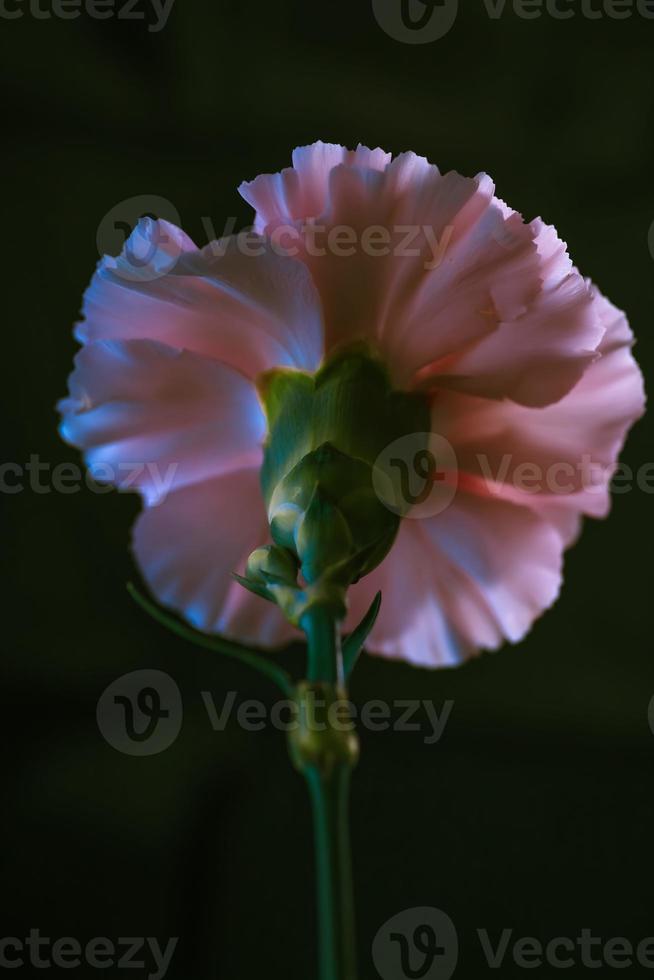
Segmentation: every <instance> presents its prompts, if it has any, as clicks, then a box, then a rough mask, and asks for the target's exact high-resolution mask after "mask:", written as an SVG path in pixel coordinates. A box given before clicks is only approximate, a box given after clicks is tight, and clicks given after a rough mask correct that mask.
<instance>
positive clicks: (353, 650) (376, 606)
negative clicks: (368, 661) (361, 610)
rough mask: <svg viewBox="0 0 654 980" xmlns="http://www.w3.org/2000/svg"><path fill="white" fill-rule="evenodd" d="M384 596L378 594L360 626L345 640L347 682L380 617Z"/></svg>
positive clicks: (344, 668) (344, 667)
mask: <svg viewBox="0 0 654 980" xmlns="http://www.w3.org/2000/svg"><path fill="white" fill-rule="evenodd" d="M381 601H382V594H381V592H378V593H377V595H376V596H375V598H374V599H373V600H372V603H371V605H370V608H369V609H368V612H367V613H366V614H365V616H364V617H363V619H362V620H361V622H360V623H359V625H358V626H357V628H356V629H355V630H353V631H352V632H351V633H350V635H349V636H348V637H346V639H344V640H343V672H344V674H345V680H347V679H348V677H350V675H351V673H352V671H353V670H354V668H355V666H356V663H357V660H358V659H359V654H360V653H361V651H362V650H363V647H364V645H365V642H366V640H367V639H368V636H369V635H370V631H371V630H372V628H373V626H374V625H375V622H376V620H377V616H378V615H379V610H380V608H381Z"/></svg>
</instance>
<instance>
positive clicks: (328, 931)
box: [305, 764, 356, 980]
mask: <svg viewBox="0 0 654 980" xmlns="http://www.w3.org/2000/svg"><path fill="white" fill-rule="evenodd" d="M350 775H351V768H350V766H349V765H347V764H345V765H337V766H334V768H333V769H332V771H331V773H329V774H328V775H325V774H323V773H321V772H320V770H319V769H318V768H316V767H315V766H311V767H310V768H308V769H307V770H306V772H305V778H306V780H307V783H308V786H309V793H310V795H311V803H312V807H313V826H314V835H315V846H316V868H317V876H318V881H317V890H318V924H319V932H320V980H356V951H355V936H354V900H353V897H352V870H351V857H350V834H349V827H348V809H349V806H348V804H349V789H350Z"/></svg>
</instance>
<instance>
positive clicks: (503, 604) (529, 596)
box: [352, 490, 563, 667]
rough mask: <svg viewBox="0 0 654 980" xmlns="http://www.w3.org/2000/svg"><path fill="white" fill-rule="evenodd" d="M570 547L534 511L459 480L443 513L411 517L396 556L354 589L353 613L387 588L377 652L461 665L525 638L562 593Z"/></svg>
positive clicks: (375, 636) (373, 646)
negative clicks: (563, 570) (462, 487)
mask: <svg viewBox="0 0 654 980" xmlns="http://www.w3.org/2000/svg"><path fill="white" fill-rule="evenodd" d="M562 555H563V541H562V538H561V535H560V534H559V533H558V531H557V529H556V528H555V527H553V526H552V525H551V524H550V523H548V522H547V521H545V520H542V519H541V518H540V517H539V516H538V515H537V514H535V513H534V512H533V511H531V510H529V509H528V508H526V507H519V506H517V505H516V504H513V503H511V502H508V501H504V500H499V499H496V498H492V497H486V498H483V497H481V496H478V495H476V494H470V493H467V492H465V491H462V490H459V491H457V494H456V497H455V499H454V501H453V502H452V503H451V504H450V506H449V507H448V508H447V509H446V510H445V511H443V512H442V513H441V514H438V515H436V516H434V517H431V518H427V519H424V520H411V519H407V520H405V521H403V523H402V526H401V528H400V533H399V535H398V540H397V543H396V544H395V546H394V548H393V550H392V552H391V554H390V556H389V557H388V558H386V559H385V561H384V562H383V564H382V565H380V567H379V568H378V569H377V570H376V571H375V572H373V573H372V574H371V575H370V576H369V577H368V578H367V579H365V580H364V581H363V582H362V583H361V584H360V585H357V586H355V587H354V589H352V596H353V610H352V612H353V616H356V615H358V614H359V611H360V606H365V602H366V601H368V598H369V595H370V594H374V593H375V592H376V591H377V590H378V589H381V591H382V596H383V599H382V608H381V611H380V614H379V618H378V620H377V622H376V624H375V627H374V629H373V631H372V634H371V637H370V641H369V647H370V650H371V652H374V653H379V654H382V655H384V656H387V657H392V658H401V659H404V660H408V661H409V662H410V663H414V664H418V665H422V666H426V667H446V666H453V665H456V664H458V663H460V662H461V661H463V660H465V659H467V658H469V657H471V656H473V655H474V654H475V652H476V651H478V650H480V649H495V648H497V647H498V646H499V645H500V644H501V643H502V642H503V640H505V639H506V640H510V641H511V642H514V643H515V642H517V641H518V640H520V639H522V637H523V636H524V635H525V634H526V633H527V631H528V630H529V628H530V627H531V625H532V623H533V621H534V620H535V619H536V618H537V617H538V616H539V615H540V614H541V613H542V612H543V611H544V610H545V609H546V608H548V606H550V605H551V604H552V603H553V602H554V600H555V599H556V597H557V595H558V591H559V587H560V583H561V568H562ZM362 586H363V588H362Z"/></svg>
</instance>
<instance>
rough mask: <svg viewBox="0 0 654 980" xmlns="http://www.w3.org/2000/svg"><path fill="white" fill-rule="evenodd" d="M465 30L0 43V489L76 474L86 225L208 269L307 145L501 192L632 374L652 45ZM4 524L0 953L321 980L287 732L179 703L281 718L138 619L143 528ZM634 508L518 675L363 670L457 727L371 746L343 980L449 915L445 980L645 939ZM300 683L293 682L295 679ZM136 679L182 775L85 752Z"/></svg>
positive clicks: (175, 18) (373, 663) (513, 662)
mask: <svg viewBox="0 0 654 980" xmlns="http://www.w3.org/2000/svg"><path fill="white" fill-rule="evenodd" d="M461 6H462V7H464V9H462V10H461V11H460V13H459V17H458V19H457V21H456V24H455V26H454V28H453V29H452V30H451V31H450V33H449V34H448V35H447V36H446V37H445V38H443V39H441V40H439V41H438V42H436V43H434V44H430V45H425V46H408V45H403V44H400V43H397V42H396V41H393V40H392V39H391V38H389V37H388V36H386V34H384V33H383V32H382V30H381V29H380V28H379V26H378V25H377V23H376V21H375V20H374V18H373V15H372V11H371V6H370V3H369V2H367V0H356V2H355V0H329V2H324V3H316V2H313V0H311V2H310V0H284V2H281V0H277V2H275V3H272V2H271V3H267V2H253V3H247V2H243V0H238V2H237V0H233V2H217V0H202V2H193V0H177V2H176V6H175V8H174V9H173V13H172V16H171V18H170V20H169V22H168V25H167V26H166V28H165V29H164V30H163V31H162V32H161V33H158V34H155V33H149V32H148V31H147V29H146V26H145V24H140V23H136V24H134V23H132V24H129V23H126V22H120V21H116V20H107V21H92V20H89V19H88V18H86V17H80V18H79V19H78V20H75V21H70V22H67V21H61V20H49V21H36V20H35V19H34V18H33V17H30V16H29V15H26V16H24V17H23V18H22V19H19V20H13V21H4V20H2V21H0V45H1V59H0V60H1V65H2V67H1V71H2V76H3V77H2V82H3V93H4V94H3V108H4V109H5V113H6V114H7V115H6V122H5V126H4V127H3V128H4V130H5V136H8V137H9V142H8V144H7V145H6V148H5V150H4V151H3V158H2V162H3V165H4V169H5V180H4V193H3V196H2V227H3V245H4V252H5V258H4V262H3V272H4V274H5V279H6V282H5V286H4V290H3V295H4V296H5V297H9V298H10V299H9V307H8V310H7V312H6V313H5V322H4V337H3V344H4V352H5V367H6V377H5V381H4V384H3V394H4V395H5V397H6V399H7V409H6V411H5V418H8V420H10V422H9V426H8V431H6V438H8V445H7V448H6V450H5V452H6V459H8V460H12V461H17V462H19V463H21V464H22V463H25V462H27V461H28V459H29V456H30V454H31V453H38V454H40V456H41V459H42V460H43V461H46V462H48V463H50V464H52V465H55V464H56V463H57V462H61V461H64V460H70V461H77V459H78V456H77V454H76V452H75V451H74V450H72V449H70V448H67V447H66V446H64V445H63V444H62V443H61V442H60V441H59V439H58V437H57V435H56V429H55V426H56V418H55V413H54V410H53V405H54V402H55V400H56V399H57V398H58V397H60V396H61V395H62V394H63V393H64V391H65V379H66V375H67V373H68V371H69V369H70V365H71V360H72V356H73V353H74V350H75V344H74V341H73V339H72V336H71V324H72V322H73V321H74V319H75V318H76V316H77V313H78V310H79V305H80V297H81V293H82V290H83V288H84V287H85V285H86V283H87V281H88V279H89V277H90V274H91V272H92V269H93V266H94V264H95V262H96V261H97V250H96V246H95V237H96V230H97V226H98V224H99V222H100V220H101V219H102V217H103V215H105V213H106V212H107V211H108V210H109V209H110V208H112V207H113V206H114V205H115V204H117V203H118V202H119V201H121V200H123V199H125V198H129V197H132V196H133V195H135V194H144V193H156V194H161V195H163V196H164V197H166V198H168V199H169V200H170V201H172V202H173V203H174V204H175V206H176V207H177V209H178V211H179V212H180V215H181V217H182V221H183V224H184V227H185V228H186V230H187V231H188V232H189V233H190V234H191V235H192V236H193V237H194V238H195V239H196V240H197V241H199V242H203V241H204V240H205V239H204V234H203V229H202V223H201V220H200V219H201V217H202V216H205V217H210V218H211V220H212V221H213V222H214V224H215V226H216V228H217V229H218V230H220V229H221V228H222V224H223V221H224V220H225V219H226V218H227V217H228V216H230V215H235V216H236V217H237V218H238V222H239V226H243V225H245V224H246V223H247V222H248V221H249V211H248V208H247V206H246V205H245V204H244V203H242V202H241V200H240V198H239V197H238V196H237V194H236V187H237V185H238V184H239V182H240V181H241V180H242V179H243V178H248V177H252V176H254V175H255V174H256V173H258V172H261V171H272V170H277V169H279V168H280V167H281V166H283V165H285V164H286V163H287V161H288V159H289V155H290V151H291V149H292V148H293V147H294V146H295V145H297V144H301V143H306V142H310V141H313V140H314V139H318V138H322V139H324V140H331V141H336V142H343V143H345V144H349V145H354V144H355V143H356V142H358V141H362V142H364V143H367V144H370V145H373V146H376V145H377V144H381V145H382V146H384V147H385V148H387V149H391V150H393V151H401V150H404V149H414V150H416V151H418V152H420V153H422V154H425V155H427V156H428V157H429V158H430V159H431V160H432V161H433V162H436V163H438V164H439V166H440V167H441V168H442V169H450V168H455V169H457V170H459V171H461V172H462V173H465V174H474V173H476V172H478V171H479V170H482V169H484V170H487V171H488V172H490V173H491V174H492V175H493V176H494V178H495V179H496V181H497V185H498V193H499V194H500V196H501V197H503V198H504V199H505V200H507V201H508V202H509V203H510V204H511V205H512V206H513V207H515V208H517V209H519V210H520V211H521V212H522V213H523V214H524V215H525V217H527V218H531V217H533V216H535V215H538V214H541V215H542V216H543V217H544V218H545V219H546V220H548V221H550V222H552V223H554V224H556V226H557V227H558V228H559V230H560V232H561V234H562V236H563V237H564V238H565V239H566V240H567V242H568V243H569V245H570V248H571V252H572V254H573V257H574V259H575V261H576V262H577V263H578V265H579V267H580V268H581V269H582V271H583V272H584V273H585V274H586V275H589V276H592V277H593V279H595V280H596V281H597V282H598V283H599V284H600V285H601V287H602V289H603V290H604V291H605V292H606V293H607V294H608V295H609V296H610V297H611V298H612V299H613V301H614V302H615V303H617V304H618V305H620V306H622V307H623V308H625V309H626V310H627V311H628V312H629V315H630V319H631V321H632V325H633V327H634V330H635V332H636V334H637V336H638V338H639V343H638V347H637V356H638V358H639V360H640V363H641V365H642V366H643V369H644V370H645V373H646V374H648V373H650V372H651V366H652V356H653V343H652V312H651V311H652V272H653V270H654V259H653V257H652V255H651V254H650V251H649V249H648V230H649V227H650V223H651V222H652V220H653V219H654V195H653V193H652V163H653V162H654V152H653V151H654V113H653V112H652V106H653V96H654V86H653V84H652V74H653V64H652V50H653V48H654V21H644V20H642V19H641V18H639V17H633V18H632V19H631V20H624V21H618V20H613V19H608V18H604V19H602V20H598V21H590V20H587V19H584V18H582V17H581V16H578V17H577V18H576V19H574V20H570V21H555V20H552V19H551V18H549V17H547V16H544V17H542V18H541V19H540V20H522V19H520V18H518V17H516V16H515V15H514V14H513V13H512V12H511V11H510V10H507V12H506V13H505V14H504V16H503V17H502V18H500V19H499V20H491V19H489V18H488V16H487V15H486V13H485V11H484V8H483V6H482V3H481V0H479V2H478V0H465V4H463V3H462V4H461ZM653 452H654V448H653V447H652V436H651V429H649V428H648V422H647V420H644V421H641V422H640V423H639V425H638V426H637V427H636V429H635V430H634V431H633V434H632V435H631V437H630V440H629V443H628V446H627V449H626V452H625V455H624V458H625V460H626V461H627V462H628V463H629V464H631V465H632V466H634V467H638V466H640V465H642V464H644V463H647V462H650V461H652V460H654V454H653ZM2 501H3V503H5V504H7V505H8V506H7V510H8V518H7V524H6V531H5V541H6V547H5V550H6V552H7V558H8V566H9V567H8V576H7V587H6V589H5V596H6V599H7V604H6V608H5V610H4V615H3V636H4V642H3V648H4V649H3V655H2V660H1V663H2V674H3V708H2V718H3V722H4V734H3V737H2V743H1V744H2V749H3V756H4V759H3V768H2V772H3V776H4V779H3V783H4V787H3V788H4V796H5V804H4V807H3V810H4V818H5V823H4V828H3V837H2V864H3V866H4V867H3V872H4V884H3V887H2V891H3V894H4V897H5V900H6V903H7V906H8V907H7V914H6V915H5V916H3V917H2V919H0V921H1V923H2V925H1V926H0V932H1V933H2V934H3V935H15V936H23V937H24V936H25V935H26V933H27V931H28V930H29V929H30V928H31V927H33V928H39V929H40V930H41V932H42V933H43V934H44V935H48V936H52V937H58V936H64V935H72V936H75V937H77V938H79V939H80V940H85V939H89V938H91V937H94V936H108V937H111V938H113V939H117V938H118V937H120V936H138V935H145V936H150V935H153V936H158V937H159V938H160V939H161V940H162V941H163V940H165V939H166V938H167V937H169V936H171V935H179V936H180V937H181V940H180V945H179V949H178V951H177V953H176V956H175V958H174V961H173V968H172V969H171V971H170V972H169V974H168V975H169V977H171V980H209V978H230V980H240V978H244V980H254V978H255V977H280V978H282V977H283V978H298V980H308V978H311V977H314V976H315V970H314V945H315V936H314V907H313V895H312V874H313V870H312V844H311V836H310V825H309V812H308V804H307V800H306V798H305V792H304V787H303V786H302V784H301V782H300V780H299V778H298V777H297V776H296V775H295V774H294V773H293V772H292V770H291V768H290V766H289V764H288V762H287V759H286V754H285V745H284V739H283V737H282V736H281V735H280V734H279V733H277V732H275V731H270V730H266V731H265V732H264V733H261V734H248V733H246V732H243V731H242V730H241V729H240V728H238V727H237V725H236V724H235V723H232V724H231V725H229V726H228V730H227V731H225V732H223V733H215V732H213V731H212V729H211V726H210V725H209V722H208V719H207V717H206V714H205V712H204V708H203V705H202V702H201V699H200V691H202V690H210V691H212V692H213V694H214V696H215V698H216V700H217V701H218V702H219V703H220V701H221V700H222V698H223V696H224V694H225V693H226V692H227V691H229V690H236V691H238V693H239V698H240V699H245V698H248V697H260V698H262V699H263V700H264V701H266V702H267V703H271V702H272V700H273V698H274V697H275V692H274V690H273V689H272V688H271V687H270V686H269V685H268V684H267V683H266V682H265V681H264V680H263V679H259V678H258V676H256V675H253V674H251V673H249V672H248V671H247V670H246V669H245V668H241V667H239V666H235V665H234V664H232V663H228V662H224V661H221V660H220V659H219V658H218V657H216V656H211V655H209V654H206V655H205V654H202V653H201V652H200V651H197V650H195V649H193V648H191V647H187V646H186V645H184V644H183V643H181V642H178V641H176V640H175V639H173V638H172V637H171V636H169V635H167V634H166V633H165V632H164V631H162V630H161V629H160V628H158V627H157V626H155V625H154V624H153V623H151V622H150V621H148V620H147V619H146V618H145V617H144V615H143V614H142V613H141V612H140V611H139V609H138V608H137V607H135V606H134V604H133V603H132V602H131V601H130V599H129V598H128V596H127V595H126V592H125V589H124V583H125V581H126V580H127V579H128V578H130V577H133V576H134V570H133V567H132V564H131V561H130V558H129V556H128V552H127V541H128V529H129V526H130V524H131V522H132V520H133V518H134V516H135V514H136V512H137V510H138V503H137V500H136V499H135V498H133V497H130V496H119V495H117V494H110V495H108V496H105V497H102V496H97V495H95V494H92V493H90V492H88V491H81V492H79V493H76V494H71V495H62V494H55V493H50V494H37V493H34V492H32V491H30V490H25V491H24V492H22V493H19V494H16V495H14V496H7V495H3V498H2ZM652 506H653V498H652V496H651V495H648V494H646V493H643V492H641V491H639V490H634V491H633V492H631V493H627V494H624V495H621V496H618V497H616V499H615V505H614V511H613V514H612V516H611V518H610V520H609V521H608V522H605V523H589V524H588V525H587V527H586V530H585V532H584V535H583V538H582V540H581V542H580V543H579V544H578V545H577V546H576V547H575V548H574V550H573V551H572V552H571V553H570V555H569V557H568V560H567V565H566V582H565V589H564V591H563V595H562V597H561V599H560V601H559V603H558V604H557V606H556V607H555V609H554V610H553V611H551V612H550V613H548V614H547V615H546V616H545V617H544V618H543V619H542V620H541V621H540V622H539V623H538V624H537V625H536V627H535V629H534V630H533V632H532V633H531V635H530V636H529V637H528V639H527V640H526V641H525V642H524V643H522V644H521V645H520V647H519V648H505V649H504V650H502V651H501V652H500V653H498V654H496V655H493V656H486V657H484V658H483V659H481V660H479V661H477V662H475V663H472V664H470V665H468V666H466V667H465V668H463V669H460V670H458V671H455V672H451V671H448V672H438V673H429V672H424V671H419V670H414V669H411V668H409V667H406V666H402V665H399V664H389V663H386V662H384V661H381V660H377V659H373V658H368V657H366V658H364V660H363V662H362V664H361V666H360V668H359V669H358V672H357V675H356V678H355V681H354V684H353V696H354V698H355V699H356V700H357V701H359V702H362V701H363V700H366V699H371V698H382V699H387V700H388V699H393V698H424V699H432V700H433V701H435V702H436V704H437V705H439V706H440V705H441V704H442V703H443V701H444V700H445V699H448V698H451V699H453V700H454V701H455V705H454V709H453V713H452V717H451V720H450V723H449V725H448V727H447V730H446V733H445V736H444V737H443V740H442V741H441V742H440V743H439V744H438V745H436V746H426V745H424V744H423V741H422V737H421V736H419V735H411V734H406V733H405V734H400V733H395V734H387V735H380V734H372V733H365V732H364V733H363V734H362V743H363V754H362V761H361V764H360V766H359V769H358V772H357V774H356V780H355V785H354V799H353V807H354V815H353V843H354V852H355V875H356V888H357V903H358V920H359V942H360V959H361V974H362V978H363V980H369V978H373V977H375V976H376V973H375V971H374V969H373V966H372V963H371V958H370V947H371V942H372V939H373V937H374V935H375V933H376V932H377V930H378V928H379V927H380V926H381V925H382V923H383V922H384V921H385V920H386V919H387V918H388V917H390V916H391V915H393V914H395V913H396V912H399V911H400V910H402V909H405V908H409V907H412V906H418V905H433V906H437V907H439V908H442V909H444V910H446V911H447V912H448V913H449V914H450V916H451V917H452V919H453V920H454V922H455V923H456V926H457V928H458V930H459V935H460V939H461V942H462V957H461V962H460V967H459V971H458V973H457V974H456V976H457V977H474V978H475V980H479V978H483V977H484V976H486V975H488V971H487V969H486V967H485V966H484V964H483V962H482V960H481V957H480V953H479V948H478V944H477V943H476V941H475V936H474V933H475V929H476V928H477V927H482V926H483V927H486V928H488V929H497V930H500V929H502V928H504V927H512V928H513V929H514V930H515V934H516V937H517V936H524V935H533V936H537V937H539V938H541V939H542V940H547V939H549V938H551V937H552V936H557V935H564V936H572V937H575V936H577V935H578V934H579V931H580V930H581V929H582V928H583V927H591V928H593V929H594V930H595V932H596V933H597V934H598V935H603V936H604V937H605V938H610V937H614V936H626V937H628V938H630V939H631V940H633V941H638V940H640V939H641V938H642V937H643V936H647V935H654V910H653V908H652V899H651V883H652V870H653V857H652V840H653V838H652V818H653V814H654V780H653V773H654V735H652V733H651V732H650V729H649V727H648V719H647V709H648V703H649V701H650V698H651V697H652V695H654V658H653V652H654V651H653V650H652V629H651V616H652V597H651V553H652V537H651V531H652V521H651V515H652ZM300 654H301V651H299V650H297V651H295V652H294V653H291V654H289V655H288V659H289V662H290V663H291V664H292V665H293V666H294V668H295V669H299V667H300V664H301V655H300ZM145 667H148V668H158V669H161V670H164V671H167V672H168V673H169V674H170V675H171V676H172V677H174V678H175V680H176V681H177V683H178V684H179V686H180V688H181V690H182V693H183V696H184V706H185V723H184V728H183V731H182V734H181V736H180V738H179V739H178V740H177V742H176V743H175V744H174V745H173V747H171V748H170V749H168V750H167V751H166V752H164V753H162V754H161V755H158V756H155V757H153V758H149V759H135V758H130V757H127V756H124V755H121V754H119V753H118V752H116V751H115V750H114V749H112V748H111V747H110V746H109V745H107V744H106V743H105V742H104V741H103V740H102V738H101V737H100V734H99V732H98V729H97V727H96V722H95V708H96V702H97V699H98V697H99V695H100V694H101V692H102V691H103V690H104V688H105V687H106V686H107V685H108V684H109V683H110V682H111V681H113V680H114V679H115V678H117V677H118V676H120V675H121V674H123V673H126V672H128V671H131V670H135V669H138V668H145ZM54 972H55V971H54V970H51V971H50V974H53V973H54ZM119 972H122V971H117V972H113V971H109V975H111V976H114V975H118V973H119ZM605 972H606V973H609V972H610V973H612V972H613V971H608V970H607V971H604V970H595V971H594V975H601V974H603V973H605ZM648 972H651V971H642V973H643V974H645V973H648ZM558 973H559V971H553V975H557V974H558ZM585 973H586V971H585V970H584V969H583V968H581V967H578V968H576V969H575V970H574V971H572V973H571V974H570V971H569V975H573V976H574V977H575V980H576V978H577V977H579V976H583V975H585ZM532 974H533V975H534V976H546V975H548V973H547V970H546V969H543V970H540V971H538V970H535V971H532ZM14 975H15V976H17V977H20V976H23V975H25V976H28V975H30V973H29V968H28V967H25V968H24V969H23V970H22V971H20V970H17V971H14ZM69 975H71V976H84V977H86V976H88V977H92V976H98V975H101V974H99V971H95V970H91V969H88V968H87V970H86V972H85V971H84V970H77V971H69ZM105 975H106V974H105ZM129 975H132V976H141V975H143V976H144V975H145V973H143V972H141V971H136V970H134V971H132V973H131V974H129ZM490 975H491V976H492V975H493V974H492V973H491V974H490ZM496 975H501V976H502V977H503V978H504V977H513V976H523V975H524V971H521V970H517V969H515V968H514V967H513V966H512V965H511V964H507V965H505V967H504V968H503V970H502V971H501V972H500V973H499V974H496ZM625 975H627V976H633V975H639V972H638V969H637V968H634V969H632V970H628V971H626V974H625Z"/></svg>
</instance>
